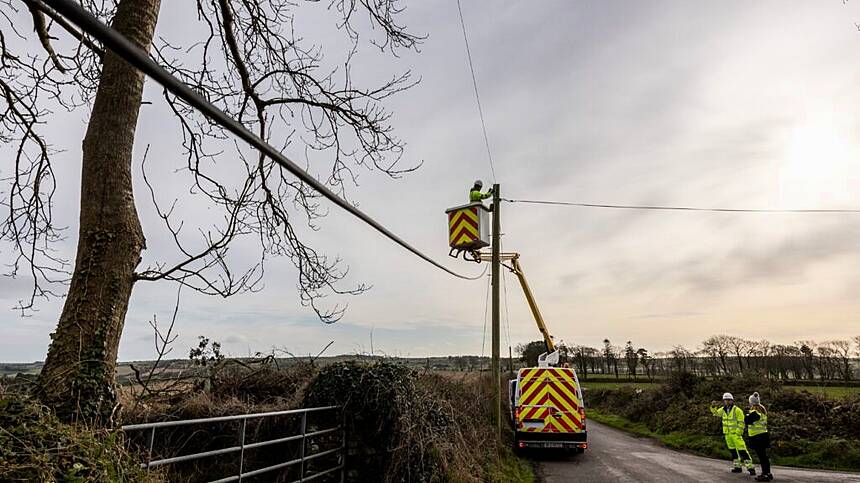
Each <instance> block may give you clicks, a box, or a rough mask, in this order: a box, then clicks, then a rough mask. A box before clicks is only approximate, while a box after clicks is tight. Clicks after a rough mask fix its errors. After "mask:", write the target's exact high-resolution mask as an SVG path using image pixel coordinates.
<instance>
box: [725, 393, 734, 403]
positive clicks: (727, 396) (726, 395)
mask: <svg viewBox="0 0 860 483" xmlns="http://www.w3.org/2000/svg"><path fill="white" fill-rule="evenodd" d="M723 399H731V400H732V401H734V400H735V397H734V396H732V393H730V392H727V393H725V394H723Z"/></svg>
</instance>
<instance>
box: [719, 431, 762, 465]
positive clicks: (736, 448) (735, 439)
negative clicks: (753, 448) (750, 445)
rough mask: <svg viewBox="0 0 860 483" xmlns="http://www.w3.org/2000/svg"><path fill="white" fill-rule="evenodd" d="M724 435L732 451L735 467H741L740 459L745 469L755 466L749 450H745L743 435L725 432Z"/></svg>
mask: <svg viewBox="0 0 860 483" xmlns="http://www.w3.org/2000/svg"><path fill="white" fill-rule="evenodd" d="M725 437H726V444H727V445H728V447H729V451H730V452H731V453H732V459H733V461H732V463H733V464H734V466H735V468H740V467H741V459H743V465H744V466H746V467H747V469H750V468H755V465H753V461H752V456H750V453H749V451H747V444H746V443H745V442H744V437H743V436H741V435H739V434H726V435H725Z"/></svg>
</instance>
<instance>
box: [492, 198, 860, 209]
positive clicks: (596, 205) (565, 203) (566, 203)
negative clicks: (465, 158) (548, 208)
mask: <svg viewBox="0 0 860 483" xmlns="http://www.w3.org/2000/svg"><path fill="white" fill-rule="evenodd" d="M502 201H506V202H508V203H530V204H536V205H560V206H578V207H583V208H614V209H620V210H660V211H711V212H722V213H860V209H819V208H814V209H756V208H702V207H692V206H653V205H609V204H600V203H574V202H570V201H547V200H512V199H507V198H502Z"/></svg>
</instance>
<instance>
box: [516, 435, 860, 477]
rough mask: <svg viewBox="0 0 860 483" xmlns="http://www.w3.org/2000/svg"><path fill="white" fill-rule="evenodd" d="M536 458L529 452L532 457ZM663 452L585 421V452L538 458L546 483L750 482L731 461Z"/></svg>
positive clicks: (793, 472) (804, 473)
mask: <svg viewBox="0 0 860 483" xmlns="http://www.w3.org/2000/svg"><path fill="white" fill-rule="evenodd" d="M536 456H537V455H536V454H535V453H534V452H532V457H536ZM726 458H727V459H726V460H722V461H721V460H714V459H709V458H702V457H699V456H692V455H688V454H684V453H679V452H676V451H672V450H669V449H666V448H664V447H662V446H659V445H658V444H656V443H654V442H653V441H651V440H649V439H647V438H637V437H635V436H631V435H629V434H627V433H625V432H623V431H619V430H617V429H613V428H610V427H607V426H604V425H602V424H599V423H595V422H594V421H589V422H588V449H587V450H585V453H583V454H580V455H571V456H565V455H561V454H555V455H542V456H541V457H540V461H541V464H540V466H541V473H542V476H543V477H544V478H545V481H546V483H561V482H572V481H582V482H589V483H591V482H603V481H606V482H613V483H616V482H661V483H662V482H675V481H708V482H723V481H728V482H735V483H737V482H753V481H754V480H753V477H751V476H749V475H748V474H747V473H746V472H744V473H742V474H736V473H731V472H730V471H729V470H730V469H731V462H730V461H729V460H728V451H727V452H726ZM771 473H773V476H774V481H778V482H794V481H815V482H857V483H860V474H858V473H837V472H830V471H815V470H800V469H795V468H784V467H773V468H772V469H771Z"/></svg>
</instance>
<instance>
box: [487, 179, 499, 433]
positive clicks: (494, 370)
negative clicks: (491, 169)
mask: <svg viewBox="0 0 860 483" xmlns="http://www.w3.org/2000/svg"><path fill="white" fill-rule="evenodd" d="M500 201H501V193H500V189H499V184H498V183H496V184H494V185H493V259H492V264H493V266H492V282H493V361H492V364H490V366H491V368H490V372H491V374H490V376H491V377H492V378H493V384H492V387H493V424H495V426H496V434H497V435H501V434H502V387H501V378H500V374H499V373H500V365H499V339H500V338H501V337H500V332H499V282H500V278H499V276H500V275H501V274H500V273H499V269H500V261H499V248H500V244H499V240H500V238H501V236H500V232H501V220H500V219H499V215H500V212H501V203H500Z"/></svg>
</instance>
